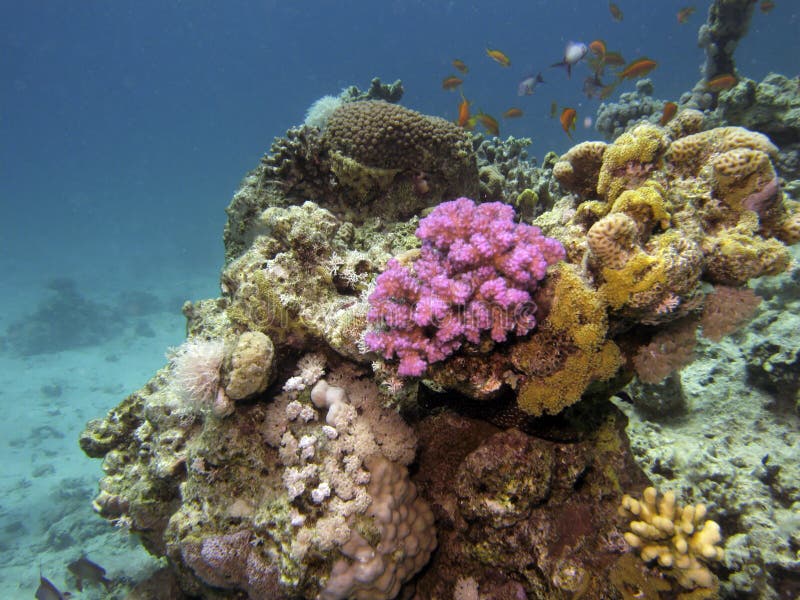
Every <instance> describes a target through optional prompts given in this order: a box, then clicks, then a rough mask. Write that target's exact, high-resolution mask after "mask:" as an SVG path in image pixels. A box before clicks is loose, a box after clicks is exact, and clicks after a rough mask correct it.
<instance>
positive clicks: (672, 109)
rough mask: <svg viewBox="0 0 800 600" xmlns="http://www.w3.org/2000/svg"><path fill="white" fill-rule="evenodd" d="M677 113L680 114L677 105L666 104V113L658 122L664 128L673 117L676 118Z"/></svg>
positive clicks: (663, 113) (672, 103) (662, 114)
mask: <svg viewBox="0 0 800 600" xmlns="http://www.w3.org/2000/svg"><path fill="white" fill-rule="evenodd" d="M677 112H678V105H677V104H675V103H674V102H665V103H664V111H663V112H662V113H661V119H660V120H659V121H658V124H659V125H661V126H662V127H663V126H664V125H666V124H667V123H669V122H670V121H671V120H672V117H674V116H675V113H677Z"/></svg>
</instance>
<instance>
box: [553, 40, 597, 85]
mask: <svg viewBox="0 0 800 600" xmlns="http://www.w3.org/2000/svg"><path fill="white" fill-rule="evenodd" d="M587 52H589V46H587V45H586V44H583V43H581V42H569V43H568V44H567V47H566V48H565V49H564V58H563V59H562V60H561V62H557V63H553V64H552V65H550V66H551V67H566V69H567V77H570V76H571V75H572V65H574V64H576V63H578V62H580V61H581V60H582V59H583V57H584V56H586V53H587Z"/></svg>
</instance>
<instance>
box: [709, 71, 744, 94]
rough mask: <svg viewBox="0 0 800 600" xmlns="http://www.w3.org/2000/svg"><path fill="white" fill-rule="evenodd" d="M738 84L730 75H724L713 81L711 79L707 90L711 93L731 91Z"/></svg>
mask: <svg viewBox="0 0 800 600" xmlns="http://www.w3.org/2000/svg"><path fill="white" fill-rule="evenodd" d="M737 83H738V80H737V79H736V77H734V76H733V75H730V74H729V73H725V74H723V75H717V76H716V77H714V78H713V79H709V80H708V81H706V89H708V90H709V91H711V92H721V91H723V90H729V89H731V88H732V87H733V86H735V85H736V84H737Z"/></svg>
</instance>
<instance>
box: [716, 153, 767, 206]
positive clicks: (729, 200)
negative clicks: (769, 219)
mask: <svg viewBox="0 0 800 600" xmlns="http://www.w3.org/2000/svg"><path fill="white" fill-rule="evenodd" d="M709 164H710V166H711V170H712V173H713V174H712V179H711V181H712V186H713V189H714V192H715V194H716V196H717V197H718V198H719V199H720V200H722V201H723V202H724V203H725V204H726V205H728V206H730V207H731V208H733V209H735V210H743V209H746V208H749V207H746V206H743V201H744V200H745V199H746V198H748V197H749V196H751V195H752V194H754V193H756V192H758V191H759V190H761V189H762V188H764V186H765V185H767V184H768V183H769V182H771V181H773V180H774V179H775V169H773V168H772V163H771V162H770V159H769V156H768V155H767V154H766V153H765V152H762V151H761V150H754V149H752V148H734V149H733V150H728V151H727V152H723V153H722V154H718V155H716V156H713V157H712V158H711V159H710V161H709ZM779 201H780V195H779V194H778V193H777V190H776V193H775V197H774V201H773V204H774V203H775V202H779ZM759 212H763V211H762V210H760V211H759Z"/></svg>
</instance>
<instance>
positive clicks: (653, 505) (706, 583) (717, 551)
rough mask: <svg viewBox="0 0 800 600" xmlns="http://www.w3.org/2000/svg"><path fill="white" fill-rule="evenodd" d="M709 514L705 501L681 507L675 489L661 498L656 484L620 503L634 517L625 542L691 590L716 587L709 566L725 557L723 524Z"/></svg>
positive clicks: (624, 497) (622, 513) (626, 497)
mask: <svg viewBox="0 0 800 600" xmlns="http://www.w3.org/2000/svg"><path fill="white" fill-rule="evenodd" d="M706 513H707V511H706V507H705V505H704V504H695V505H688V506H679V505H678V504H677V502H676V499H675V494H674V493H673V492H666V493H664V494H663V495H662V496H661V497H660V498H659V495H658V493H657V492H656V489H655V488H653V487H648V488H646V489H645V490H644V492H643V493H642V498H641V500H637V499H635V498H633V497H631V496H628V495H627V494H626V495H625V496H623V497H622V503H621V504H620V514H621V515H622V516H625V517H628V518H630V519H631V522H630V531H628V532H626V533H625V534H624V536H625V541H627V542H628V544H630V546H631V547H632V548H634V549H635V550H637V551H638V552H639V555H640V556H641V558H642V560H643V561H645V562H652V561H657V562H658V565H659V566H660V567H661V568H663V569H666V570H667V572H668V573H669V574H670V575H671V576H673V577H674V578H675V579H676V580H677V582H678V583H679V584H680V585H681V586H682V587H684V588H686V589H690V590H691V589H695V588H713V587H715V586H716V585H717V581H716V577H715V576H714V574H713V573H711V571H710V570H709V568H708V565H709V564H710V563H712V562H718V561H721V560H722V558H723V557H724V551H723V549H722V546H721V545H720V544H721V542H722V534H721V533H720V527H719V525H718V524H717V523H716V522H715V521H712V520H709V519H706V518H705V517H706Z"/></svg>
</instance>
